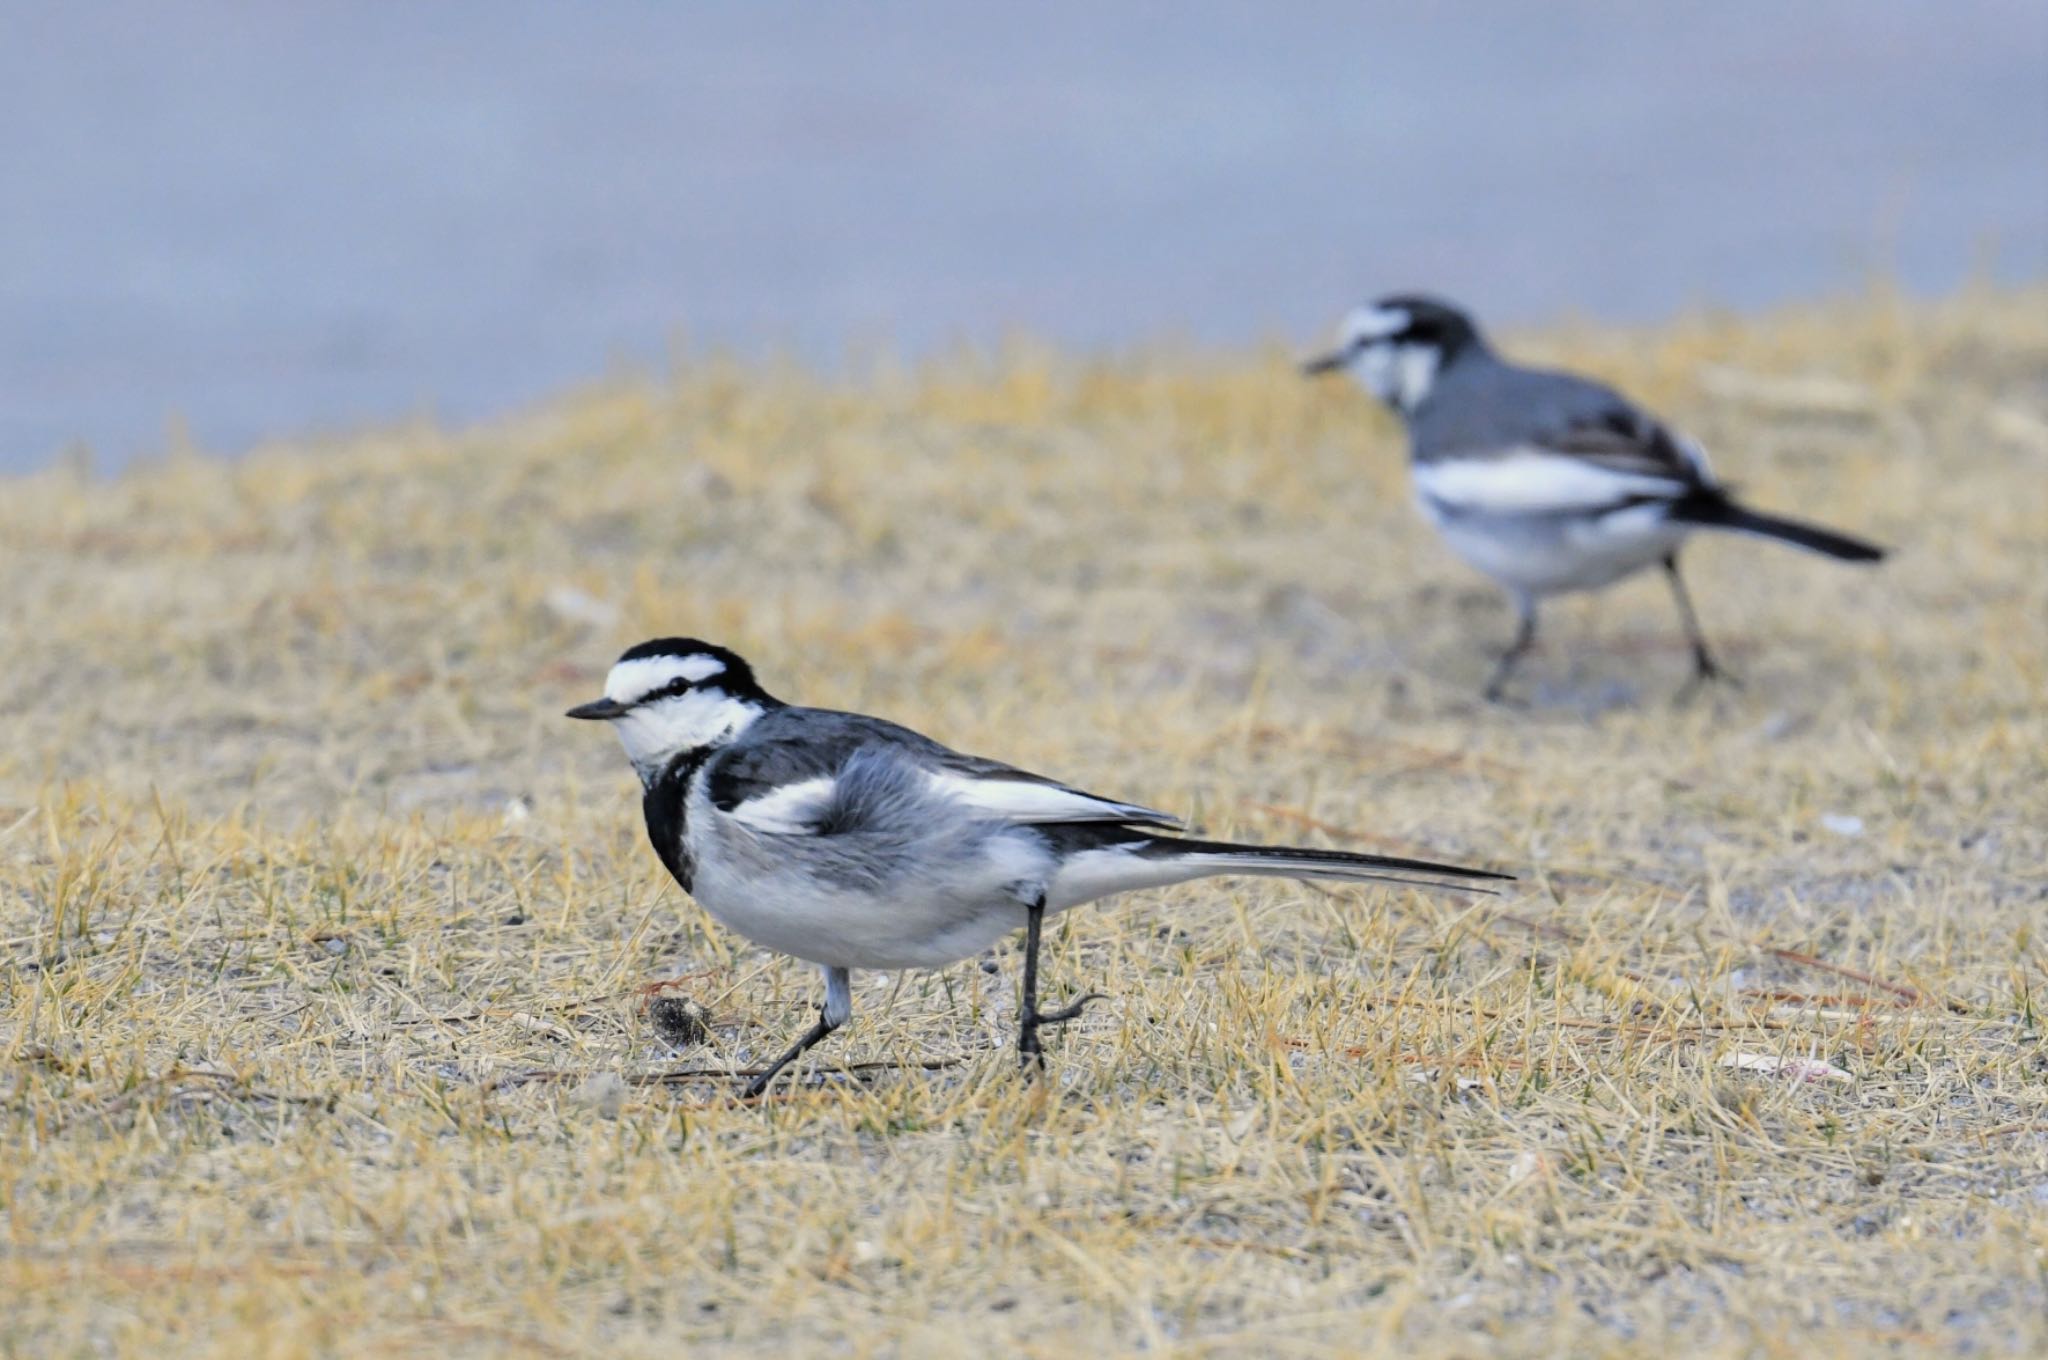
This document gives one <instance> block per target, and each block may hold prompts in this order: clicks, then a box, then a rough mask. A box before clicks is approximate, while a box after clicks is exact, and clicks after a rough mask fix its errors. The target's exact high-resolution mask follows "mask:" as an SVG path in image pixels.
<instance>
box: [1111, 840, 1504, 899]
mask: <svg viewBox="0 0 2048 1360" xmlns="http://www.w3.org/2000/svg"><path fill="white" fill-rule="evenodd" d="M1138 853H1139V854H1140V855H1141V856H1143V857H1145V858H1148V859H1155V860H1162V861H1172V862H1175V863H1178V864H1181V865H1185V866H1186V867H1187V868H1188V869H1190V870H1192V871H1194V872H1191V873H1190V874H1189V877H1197V876H1207V875H1209V874H1255V875H1259V876H1263V877H1273V878H1346V879H1352V880H1354V881H1362V882H1380V883H1410V884H1415V885H1417V886H1420V887H1430V888H1458V889H1462V890H1464V891H1467V892H1484V891H1486V889H1483V888H1473V887H1470V886H1468V885H1467V884H1464V883H1439V882H1436V881H1435V880H1436V879H1438V878H1452V879H1479V880H1485V881H1490V882H1506V881H1512V880H1513V879H1514V875H1513V874H1497V873H1494V872H1492V871H1491V870H1487V869H1467V868H1465V867H1464V866H1462V865H1457V864H1438V863H1435V862H1433V861H1431V860H1426V859H1402V858H1400V857H1398V856H1395V855H1366V854H1358V853H1355V852H1353V851H1350V850H1302V849H1296V848H1294V847H1292V846H1285V845H1233V844H1231V843H1230V842H1228V841H1197V840H1182V839H1180V838H1178V837H1166V836H1158V837H1153V838H1152V840H1151V843H1150V844H1149V845H1147V846H1145V847H1144V848H1143V849H1142V850H1140V851H1139V852H1138ZM1415 875H1422V876H1423V877H1415Z"/></svg>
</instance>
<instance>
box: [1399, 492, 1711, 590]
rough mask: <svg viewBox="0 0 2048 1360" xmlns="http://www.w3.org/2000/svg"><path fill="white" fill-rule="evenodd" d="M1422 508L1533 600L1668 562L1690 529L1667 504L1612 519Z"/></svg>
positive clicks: (1450, 540) (1470, 554)
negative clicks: (1670, 514) (1668, 514)
mask: <svg viewBox="0 0 2048 1360" xmlns="http://www.w3.org/2000/svg"><path fill="white" fill-rule="evenodd" d="M1418 503H1419V504H1420V506H1421V508H1422V513H1423V515H1424V516H1425V517H1426V518H1427V519H1428V520H1429V521H1430V522H1431V523H1432V524H1434V525H1435V526H1436V529H1437V532H1438V533H1440V534H1442V535H1443V539H1444V542H1445V543H1447V544H1449V545H1450V548H1451V551H1452V552H1454V553H1456V554H1457V555H1458V556H1459V557H1462V558H1464V559H1465V561H1467V562H1469V563H1471V564H1472V565H1473V566H1474V567H1477V568H1478V569H1479V570H1480V571H1482V572H1485V573H1486V574H1487V575H1488V576H1491V577H1492V578H1493V579H1494V580H1496V581H1498V582H1500V583H1501V584H1502V585H1503V586H1506V587H1507V588H1508V589H1509V590H1511V591H1514V592H1516V593H1517V594H1523V595H1531V596H1535V595H1553V594H1558V593H1560V592H1564V591H1572V590H1597V589H1598V588H1599V587H1601V586H1604V585H1608V584H1610V583H1612V582H1614V581H1618V580H1620V579H1621V578H1622V577H1624V576H1627V575H1629V574H1630V573H1631V572H1636V571H1640V570H1642V569H1643V568H1644V567H1647V566H1651V565H1653V564H1655V563H1658V562H1661V561H1663V560H1664V559H1665V558H1666V557H1667V556H1669V555H1670V554H1671V553H1672V552H1673V551H1675V550H1676V549H1677V547H1678V545H1679V544H1680V543H1682V542H1683V541H1684V540H1685V535H1686V532H1687V531H1686V529H1685V527H1684V526H1682V525H1675V524H1672V523H1671V522H1670V521H1669V520H1667V519H1666V518H1665V517H1664V507H1663V506H1661V505H1640V506H1634V507H1631V508H1629V509H1626V510H1615V511H1612V512H1610V513H1608V514H1605V515H1583V514H1526V515H1495V514H1476V513H1465V514H1444V513H1442V512H1441V511H1439V510H1438V509H1437V508H1436V507H1435V506H1433V505H1432V504H1431V502H1430V501H1429V500H1428V498H1426V497H1419V498H1418Z"/></svg>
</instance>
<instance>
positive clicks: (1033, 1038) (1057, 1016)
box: [1017, 992, 1109, 1071]
mask: <svg viewBox="0 0 2048 1360" xmlns="http://www.w3.org/2000/svg"><path fill="white" fill-rule="evenodd" d="M1108 999H1109V998H1108V997H1106V996H1104V995H1103V994H1102V993H1101V992H1083V993H1082V994H1081V995H1080V996H1079V997H1076V998H1075V999H1074V1000H1073V1001H1072V1002H1070V1003H1068V1004H1067V1005H1064V1006H1062V1007H1060V1008H1059V1009H1058V1010H1056V1011H1033V1012H1032V1013H1031V1014H1029V1015H1027V1016H1025V1017H1024V1018H1023V1020H1022V1021H1021V1022H1020V1023H1019V1025H1018V1028H1017V1058H1018V1061H1020V1062H1021V1063H1022V1064H1023V1065H1024V1067H1025V1069H1026V1070H1027V1071H1028V1070H1030V1069H1032V1068H1034V1067H1037V1068H1043V1067H1044V1066H1045V1045H1044V1044H1043V1043H1042V1042H1040V1040H1039V1038H1038V1031H1039V1030H1040V1029H1043V1028H1044V1027H1045V1026H1047V1025H1064V1024H1066V1023H1067V1022H1068V1021H1069V1020H1078V1019H1080V1018H1081V1012H1082V1011H1083V1010H1084V1009H1085V1008H1086V1007H1087V1005H1088V1003H1089V1002H1091V1001H1107V1000H1108Z"/></svg>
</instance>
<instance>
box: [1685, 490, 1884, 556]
mask: <svg viewBox="0 0 2048 1360" xmlns="http://www.w3.org/2000/svg"><path fill="white" fill-rule="evenodd" d="M1671 518H1672V519H1673V520H1675V521H1676V522H1678V523H1680V524H1697V525H1699V526H1701V527H1702V528H1707V529H1728V530H1732V531H1733V532H1735V533H1739V534H1755V535H1757V536H1758V537H1759V538H1775V539H1777V540H1778V541H1779V542H1780V543H1790V544H1791V545H1792V546H1793V547H1795V548H1804V549H1806V550H1807V551H1808V552H1817V553H1820V554H1822V555H1824V556H1827V557H1832V558H1836V559H1837V560H1839V561H1843V562H1881V561H1883V560H1884V555H1885V550H1884V549H1883V548H1880V547H1878V546H1877V545H1876V544H1875V543H1866V542H1864V541H1863V540H1862V539H1860V538H1851V537H1850V536H1849V535H1847V534H1838V533H1836V532H1835V531H1834V530H1832V529H1823V528H1821V527H1820V526H1819V525H1817V524H1805V523H1802V522H1801V521H1799V520H1796V519H1784V518H1781V517H1780V516H1777V515H1764V514H1759V513H1758V512H1756V511H1754V510H1747V509H1744V508H1743V507H1742V506H1739V505H1737V504H1736V503H1735V502H1733V501H1731V500H1728V499H1726V498H1724V497H1720V496H1715V497H1711V498H1709V497H1694V498H1692V499H1689V500H1684V501H1680V502H1678V503H1677V504H1676V505H1674V506H1672V508H1671Z"/></svg>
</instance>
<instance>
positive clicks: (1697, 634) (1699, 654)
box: [1664, 553, 1739, 693]
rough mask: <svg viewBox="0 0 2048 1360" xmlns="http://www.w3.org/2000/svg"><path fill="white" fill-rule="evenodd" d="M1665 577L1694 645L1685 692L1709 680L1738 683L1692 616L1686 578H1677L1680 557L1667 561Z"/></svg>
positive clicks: (1693, 615)
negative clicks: (1668, 580) (1711, 647)
mask: <svg viewBox="0 0 2048 1360" xmlns="http://www.w3.org/2000/svg"><path fill="white" fill-rule="evenodd" d="M1664 574H1665V576H1667V577H1669V578H1670V581H1671V598H1672V599H1674V600H1676V601H1677V602H1678V618H1679V621H1680V622H1682V623H1683V624H1684V625H1685V639H1686V641H1687V642H1690V643H1691V644H1692V679H1691V680H1688V681H1687V682H1686V685H1685V690H1686V692H1688V693H1689V692H1690V691H1691V690H1692V689H1693V687H1694V686H1697V685H1704V684H1706V683H1707V682H1708V681H1710V680H1724V681H1726V682H1728V683H1729V684H1731V685H1733V684H1737V683H1739V682H1738V681H1737V680H1736V679H1735V677H1734V676H1732V675H1730V674H1729V673H1728V672H1727V671H1726V670H1724V669H1723V668H1722V667H1721V664H1720V663H1719V662H1717V661H1715V660H1714V654H1713V653H1712V652H1711V651H1709V650H1708V649H1707V635H1706V634H1705V633H1703V632H1701V631H1700V618H1699V615H1698V614H1696V613H1694V612H1693V608H1692V597H1691V596H1690V595H1688V594H1687V593H1686V589H1685V578H1684V577H1682V576H1680V575H1679V574H1678V554H1677V553H1673V554H1671V556H1669V557H1667V558H1665V559H1664Z"/></svg>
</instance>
